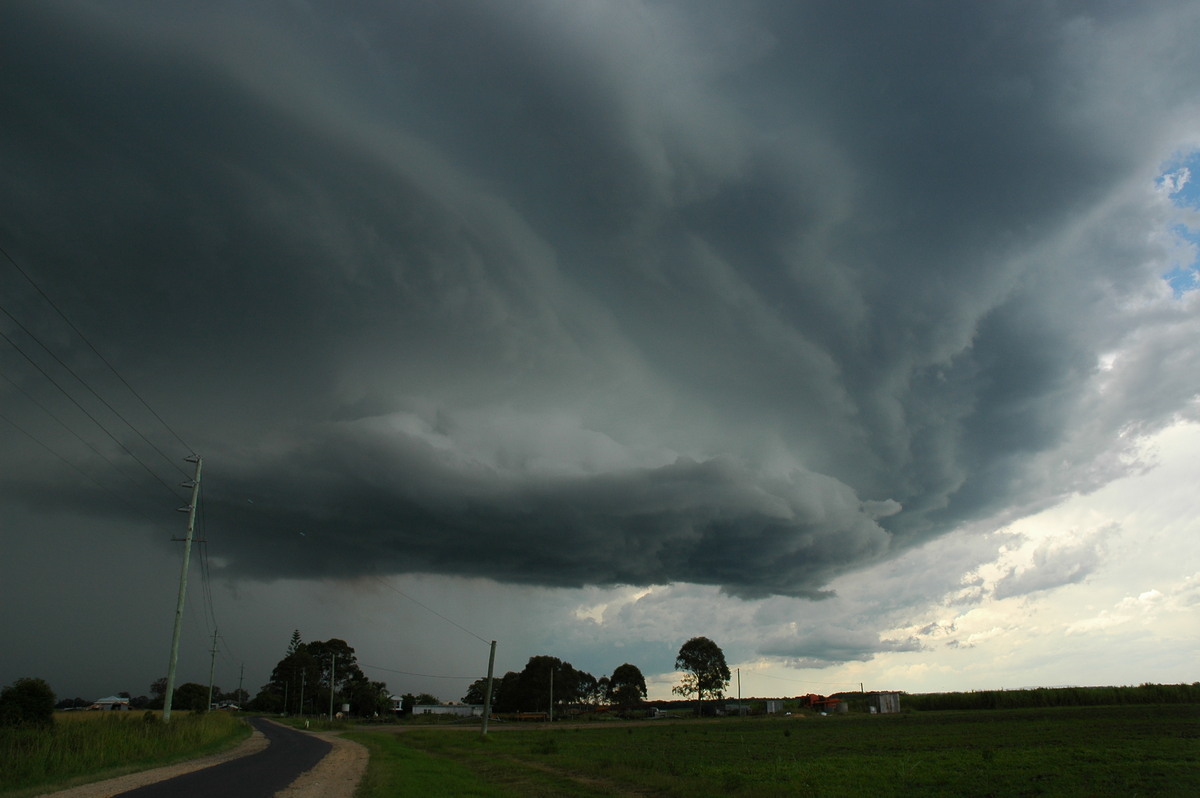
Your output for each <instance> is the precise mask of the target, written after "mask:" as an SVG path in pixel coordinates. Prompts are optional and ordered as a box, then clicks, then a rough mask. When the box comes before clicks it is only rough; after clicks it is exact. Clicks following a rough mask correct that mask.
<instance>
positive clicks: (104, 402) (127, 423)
mask: <svg viewBox="0 0 1200 798" xmlns="http://www.w3.org/2000/svg"><path fill="white" fill-rule="evenodd" d="M0 313H3V314H4V315H5V316H8V318H10V319H12V322H13V324H16V325H17V326H18V327H20V328H21V331H22V332H24V333H25V334H26V335H28V336H29V337H30V338H32V339H33V341H34V343H36V344H37V345H38V346H40V347H41V348H42V351H44V352H45V353H46V354H48V355H49V356H50V357H52V358H53V359H54V362H56V363H58V365H60V366H62V367H63V368H64V369H65V370H66V372H67V373H68V374H70V375H71V376H72V377H74V378H75V379H76V381H78V382H79V384H80V385H82V386H83V387H84V388H86V389H87V390H88V393H90V394H91V395H92V396H94V397H96V399H97V400H98V401H99V402H100V404H102V405H104V406H105V407H107V408H108V409H109V411H110V412H111V413H112V414H113V415H114V416H116V417H117V418H119V419H121V421H123V422H124V423H125V426H127V427H129V429H130V430H132V431H133V433H134V434H135V435H137V436H138V437H139V438H141V439H142V440H143V441H144V442H145V443H146V445H147V446H149V447H150V448H151V449H153V450H154V451H155V452H157V453H158V455H159V456H160V457H162V459H163V460H165V461H167V463H168V464H169V465H170V466H171V467H172V468H174V469H176V470H177V471H179V473H180V474H183V475H184V476H185V477H186V476H187V472H186V471H184V470H183V469H182V468H180V467H179V465H178V464H176V462H175V461H174V460H172V459H171V458H170V457H168V456H167V455H166V454H165V453H164V452H163V450H162V449H159V448H158V447H157V446H155V445H154V443H153V442H152V441H151V440H150V439H149V438H147V437H146V436H145V435H144V434H142V431H141V430H139V429H138V428H137V427H135V426H134V425H133V424H132V423H131V422H130V421H129V419H127V418H125V416H123V415H121V412H120V411H119V410H117V409H116V408H115V407H113V406H112V405H111V404H109V403H108V400H106V399H105V398H104V397H103V396H101V395H100V394H98V393H96V389H95V388H93V387H92V386H91V385H89V384H88V382H87V380H85V379H84V378H83V377H80V376H79V375H78V374H76V373H75V370H74V369H73V368H71V367H70V366H68V365H67V364H66V363H65V362H63V359H62V358H60V357H59V356H58V355H56V354H54V351H53V350H51V349H50V347H48V346H46V344H45V343H43V342H42V340H41V339H40V338H38V337H37V336H36V335H34V333H33V331H32V330H30V329H29V328H28V327H26V326H25V325H24V324H22V323H21V322H20V320H19V319H17V318H16V317H15V316H13V315H12V314H11V313H9V312H8V309H7V308H5V307H4V306H3V305H0ZM5 339H6V340H8V337H7V336H5ZM9 343H10V344H12V341H11V340H9ZM13 347H14V348H16V345H15V344H13ZM17 351H21V350H20V349H18V350H17ZM21 354H22V355H24V354H25V353H24V352H22V353H21ZM26 359H27V360H28V359H29V358H28V356H26ZM30 362H32V361H30ZM39 370H40V369H39ZM42 373H43V374H45V372H44V371H43V372H42ZM118 376H119V375H118Z"/></svg>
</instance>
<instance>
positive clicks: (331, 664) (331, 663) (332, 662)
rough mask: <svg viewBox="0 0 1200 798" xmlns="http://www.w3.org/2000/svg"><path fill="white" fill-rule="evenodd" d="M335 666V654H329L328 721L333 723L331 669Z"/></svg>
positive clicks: (332, 680)
mask: <svg viewBox="0 0 1200 798" xmlns="http://www.w3.org/2000/svg"><path fill="white" fill-rule="evenodd" d="M336 667H337V654H330V655H329V722H330V723H333V685H334V679H333V671H334V668H336Z"/></svg>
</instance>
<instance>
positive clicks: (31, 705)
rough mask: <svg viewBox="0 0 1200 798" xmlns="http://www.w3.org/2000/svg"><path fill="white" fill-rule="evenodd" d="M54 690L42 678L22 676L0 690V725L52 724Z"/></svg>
mask: <svg viewBox="0 0 1200 798" xmlns="http://www.w3.org/2000/svg"><path fill="white" fill-rule="evenodd" d="M53 724H54V691H53V690H51V689H50V685H49V684H47V683H46V681H45V680H44V679H35V678H32V677H24V678H21V679H17V680H16V681H15V682H13V683H12V684H8V685H5V686H4V689H3V690H0V726H52V725H53Z"/></svg>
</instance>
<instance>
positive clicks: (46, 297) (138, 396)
mask: <svg viewBox="0 0 1200 798" xmlns="http://www.w3.org/2000/svg"><path fill="white" fill-rule="evenodd" d="M0 253H2V254H3V255H4V257H5V258H6V259H7V260H8V262H9V263H11V264H12V266H13V268H14V269H16V270H17V272H19V273H20V275H21V276H22V277H24V278H25V281H26V282H27V283H29V284H30V285H31V286H33V290H34V291H37V292H38V294H39V295H40V296H41V297H42V299H44V300H46V304H48V305H49V306H50V307H51V308H53V309H54V312H55V313H57V314H58V317H59V318H60V319H62V320H63V321H64V322H66V325H67V326H68V327H70V328H71V329H72V330H73V331H74V332H75V334H76V335H78V336H79V338H80V340H81V341H83V342H84V344H86V345H87V348H88V349H90V350H92V352H93V354H95V355H96V357H98V358H100V362H101V363H103V364H104V365H105V366H107V367H108V370H109V371H111V372H112V373H113V375H114V376H115V377H116V378H117V379H118V380H120V382H121V384H122V385H124V386H125V388H126V389H128V391H129V392H130V393H131V394H133V395H134V397H135V398H136V399H137V400H138V401H139V402H141V403H142V407H144V408H146V410H148V411H150V415H152V416H154V418H155V419H157V420H158V423H159V424H162V426H163V429H165V430H166V431H167V432H169V433H171V435H172V436H173V437H174V438H175V440H176V441H178V442H179V443H180V445H182V446H183V448H185V449H187V450H188V454H191V455H194V454H195V453H196V452H195V451H194V450H193V449H192V447H191V446H188V444H187V443H186V442H185V441H184V440H183V438H181V437H179V433H177V432H175V430H174V429H172V428H171V425H170V424H168V423H167V422H166V421H164V420H163V417H162V416H160V415H159V414H158V413H157V412H155V410H154V408H153V407H151V406H150V404H149V403H148V402H147V401H146V400H145V399H143V398H142V395H141V394H139V393H138V392H137V391H136V390H134V388H133V386H132V385H130V384H129V383H128V382H126V381H125V378H124V377H122V376H121V373H120V372H119V371H117V369H116V367H115V366H113V364H112V363H109V362H108V359H107V358H105V357H104V355H102V354H100V351H99V350H98V349H96V347H94V346H92V342H91V341H89V340H88V338H87V336H86V335H84V334H83V333H82V332H81V331H80V329H79V328H78V327H76V326H75V325H74V324H73V323H72V322H71V320H70V319H69V318H67V315H66V314H65V313H63V312H62V310H60V309H59V307H58V305H56V304H55V303H54V300H52V299H51V298H50V296H49V295H48V294H47V293H46V292H45V291H43V290H42V288H41V286H39V285H38V284H37V283H36V282H34V280H33V278H32V277H30V276H29V274H28V273H26V271H25V270H24V269H22V268H21V265H20V264H19V263H17V262H16V261H15V260H14V259H13V256H12V255H9V254H8V251H7V250H6V249H4V247H0Z"/></svg>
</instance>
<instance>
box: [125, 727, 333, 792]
mask: <svg viewBox="0 0 1200 798" xmlns="http://www.w3.org/2000/svg"><path fill="white" fill-rule="evenodd" d="M250 723H251V724H253V726H254V728H256V729H258V730H259V731H260V732H262V733H263V734H264V735H266V738H267V741H268V743H269V745H268V746H267V747H266V749H264V750H263V751H260V752H258V753H257V754H251V755H250V756H244V757H241V758H240V759H234V760H231V761H229V762H225V763H223V764H220V765H214V766H213V767H210V768H205V769H203V770H196V771H193V772H191V773H186V774H184V775H182V776H176V777H175V778H173V779H167V780H166V781H160V782H157V783H155V784H149V785H146V786H145V787H139V788H137V789H135V790H129V791H128V792H123V793H121V795H124V796H136V798H211V796H214V795H219V796H221V798H270V796H273V795H274V794H275V793H277V792H279V791H280V790H282V789H284V788H285V787H287V786H288V785H289V784H291V783H292V782H294V781H295V780H296V779H297V778H298V777H299V776H300V774H301V773H304V772H305V771H307V770H309V769H311V768H312V767H313V766H314V765H316V764H317V763H318V762H320V761H321V759H322V758H324V756H325V755H326V754H328V753H329V751H330V749H331V748H332V747H333V746H332V745H330V744H329V743H328V742H326V741H325V740H321V739H319V738H317V737H313V736H312V735H309V734H304V733H303V732H298V731H295V730H293V729H289V728H286V727H284V726H280V725H279V724H276V723H271V722H270V721H266V720H263V719H262V718H253V719H251V720H250Z"/></svg>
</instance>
